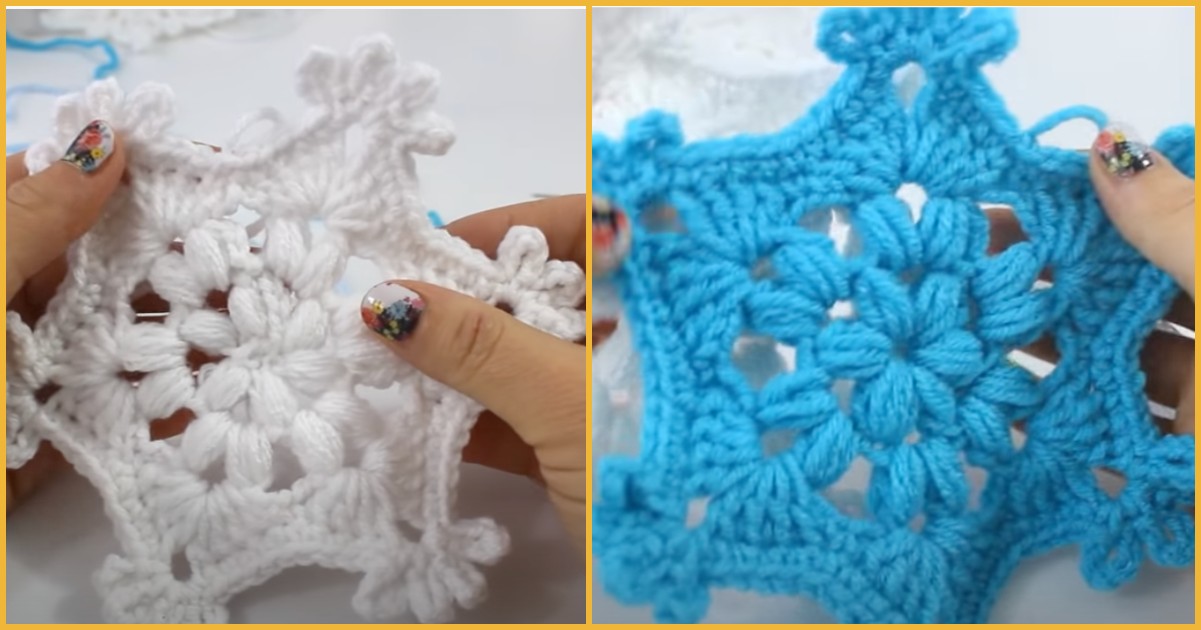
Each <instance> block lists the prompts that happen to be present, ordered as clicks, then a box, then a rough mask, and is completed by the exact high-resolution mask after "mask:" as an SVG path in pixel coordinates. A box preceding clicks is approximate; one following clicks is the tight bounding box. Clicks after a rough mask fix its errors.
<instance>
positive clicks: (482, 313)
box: [364, 195, 588, 551]
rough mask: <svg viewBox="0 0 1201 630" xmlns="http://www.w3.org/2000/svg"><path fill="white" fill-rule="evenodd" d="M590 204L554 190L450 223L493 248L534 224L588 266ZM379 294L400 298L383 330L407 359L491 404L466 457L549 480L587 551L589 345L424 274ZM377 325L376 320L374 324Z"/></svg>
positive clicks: (386, 300)
mask: <svg viewBox="0 0 1201 630" xmlns="http://www.w3.org/2000/svg"><path fill="white" fill-rule="evenodd" d="M584 207H585V197H584V196H583V195H572V196H565V197H556V198H551V199H546V200H540V201H534V202H529V203H522V204H517V205H513V206H507V207H504V208H498V209H496V210H491V211H488V212H483V213H480V214H476V215H473V216H470V217H467V218H465V219H461V220H459V221H455V222H454V223H451V224H450V225H448V226H447V228H446V229H447V231H449V232H450V233H452V234H454V235H456V236H458V237H460V238H462V239H464V240H466V241H467V242H468V243H470V244H471V245H472V246H473V247H476V248H478V249H480V250H482V251H483V252H484V253H486V254H488V255H489V256H495V254H496V248H497V246H498V245H499V244H500V241H501V240H502V239H503V238H504V236H505V234H506V233H507V232H508V230H509V228H510V227H512V226H514V225H529V226H534V227H537V228H539V229H541V230H542V232H543V233H544V234H545V235H546V239H547V243H548V245H549V246H550V255H551V257H552V258H555V259H558V260H569V261H573V262H575V263H576V264H578V265H580V266H581V267H583V266H584V264H585V256H586V251H587V246H586V243H585V241H584V238H585V233H586V230H585V223H584ZM405 299H408V300H409V303H408V305H406V303H405V301H404V300H405ZM372 300H378V301H379V302H380V303H381V306H382V307H387V306H390V305H394V304H398V305H397V306H393V308H394V309H397V312H396V313H395V315H396V318H394V319H392V320H389V321H396V322H397V326H396V327H395V328H393V329H391V330H390V331H387V330H386V331H385V332H382V333H381V335H383V339H384V341H385V343H387V345H388V346H389V347H390V348H391V349H392V350H393V351H394V352H395V353H396V354H397V355H398V356H400V358H402V359H404V360H405V361H407V362H409V363H411V364H412V365H413V366H414V367H416V368H417V369H419V370H421V371H422V372H424V373H425V374H426V375H428V376H430V377H432V378H434V379H436V380H438V381H440V382H442V383H445V384H446V385H449V386H450V387H453V388H454V389H456V390H458V391H460V392H463V393H464V394H467V395H468V396H470V397H471V398H473V399H475V400H476V401H478V402H479V403H480V404H482V405H484V406H485V407H486V408H487V409H488V411H485V412H484V413H483V414H481V415H480V417H479V420H478V421H477V422H476V424H475V426H474V427H473V428H472V430H471V437H470V440H469V441H468V444H467V446H466V447H465V448H464V449H463V459H464V461H468V462H473V463H478V464H482V465H485V466H489V467H491V468H495V469H497V470H502V471H505V472H510V473H514V474H518V475H524V476H527V477H529V478H531V479H533V480H534V481H536V482H538V483H540V484H542V485H544V486H545V487H546V489H547V491H548V492H549V494H550V499H551V502H552V503H553V504H554V506H555V509H556V510H557V511H558V513H559V517H560V518H561V519H562V521H563V523H564V525H566V527H567V530H568V532H569V533H570V535H571V537H572V539H573V541H574V542H575V543H576V545H577V546H578V548H579V549H580V550H581V551H583V550H584V548H585V545H584V531H585V527H586V522H587V521H586V519H587V508H586V489H585V479H586V473H585V461H586V456H585V455H586V442H585V440H587V439H588V434H587V429H586V422H585V407H584V405H585V395H584V393H585V390H584V380H585V363H584V361H585V350H584V347H583V346H582V345H579V344H573V343H571V342H569V341H564V340H561V339H558V338H556V337H553V336H551V335H548V334H546V333H543V332H542V331H539V330H537V329H535V328H532V327H530V326H527V325H526V324H524V323H522V322H520V321H518V320H516V319H514V318H513V317H511V316H509V315H508V314H506V313H505V312H504V311H502V310H500V309H497V308H494V307H492V306H491V305H488V304H486V303H484V302H480V301H478V300H475V299H473V298H470V297H468V296H465V295H462V294H460V293H456V292H454V291H450V290H447V289H443V288H440V287H437V286H434V285H431V284H426V283H423V282H416V281H409V280H397V281H389V282H386V283H383V284H380V285H377V286H376V287H374V288H372V289H371V290H370V291H368V293H367V296H366V297H365V298H364V305H365V306H370V304H371V303H372ZM582 307H583V305H581V308H582ZM368 325H369V326H371V324H370V323H369V324H368ZM380 328H381V326H380V325H379V324H378V321H377V322H376V326H375V327H373V328H372V329H373V330H375V331H376V332H380ZM580 341H581V342H582V340H580Z"/></svg>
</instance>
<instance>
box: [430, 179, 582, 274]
mask: <svg viewBox="0 0 1201 630" xmlns="http://www.w3.org/2000/svg"><path fill="white" fill-rule="evenodd" d="M587 205H588V204H587V197H586V196H585V195H564V196H562V197H551V198H548V199H539V200H537V201H527V202H524V203H518V204H514V205H511V206H504V207H501V208H496V209H494V210H486V211H484V212H481V213H479V214H473V215H471V216H469V217H464V218H462V219H459V220H458V221H454V222H452V223H450V224H449V225H447V226H446V231H448V232H450V233H451V234H454V235H455V236H457V237H459V238H461V239H463V240H465V241H467V242H468V243H470V244H471V246H472V247H475V248H476V249H479V250H481V251H483V252H484V253H485V254H487V255H489V256H492V257H495V256H496V248H497V246H499V245H500V242H501V240H502V239H504V237H505V234H507V233H508V232H509V228H511V227H513V226H515V225H528V226H530V227H536V228H538V229H539V230H542V233H543V234H545V235H546V243H547V245H548V246H549V247H550V257H551V258H553V259H555V260H569V261H571V262H574V263H576V264H577V265H579V266H580V267H583V266H584V265H585V261H586V258H585V257H586V255H587V251H588V246H587V243H585V241H584V239H585V236H586V234H587V230H586V229H585V227H584V226H585V224H586V220H587V219H586V217H585V215H586V214H587Z"/></svg>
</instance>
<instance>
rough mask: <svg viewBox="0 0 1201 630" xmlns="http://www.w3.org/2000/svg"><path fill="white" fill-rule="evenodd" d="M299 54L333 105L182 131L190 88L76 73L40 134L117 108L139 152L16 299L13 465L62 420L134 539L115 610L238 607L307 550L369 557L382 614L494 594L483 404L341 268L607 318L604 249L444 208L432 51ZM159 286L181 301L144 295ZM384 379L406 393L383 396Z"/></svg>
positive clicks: (35, 150)
mask: <svg viewBox="0 0 1201 630" xmlns="http://www.w3.org/2000/svg"><path fill="white" fill-rule="evenodd" d="M298 74H299V76H298V79H299V80H298V92H299V94H300V95H301V97H302V98H303V100H304V101H305V102H306V104H307V105H308V106H309V108H310V111H309V115H308V116H306V117H305V118H304V119H303V120H301V121H297V122H288V121H285V120H283V119H282V117H281V116H280V115H279V114H278V113H276V112H274V110H263V111H262V112H260V113H258V114H255V115H253V116H250V117H248V118H247V119H246V120H245V121H244V124H243V125H242V127H241V129H240V130H239V131H238V133H237V134H235V137H234V138H232V139H231V140H230V141H229V142H227V143H224V144H223V151H222V152H221V153H215V152H213V151H211V150H210V149H209V148H208V147H204V146H198V145H196V144H194V143H192V142H190V141H188V140H186V139H182V138H175V137H170V136H168V135H167V130H168V128H169V127H170V125H171V124H172V120H173V103H174V96H173V95H172V93H171V91H170V90H169V89H168V88H166V87H164V86H160V85H152V84H147V85H143V86H141V87H139V88H137V89H135V90H133V91H132V92H130V93H128V94H124V93H123V92H122V91H121V90H120V89H119V88H118V87H117V84H116V83H115V82H114V81H112V80H108V81H104V82H99V83H95V84H93V85H91V86H90V87H89V88H88V89H87V90H86V91H85V92H84V93H83V94H81V95H74V96H71V97H66V98H64V99H63V100H62V101H61V102H60V105H59V107H58V110H57V112H56V114H55V118H54V125H55V127H54V129H55V132H54V137H53V138H52V139H50V140H47V141H44V142H41V143H38V144H36V145H34V146H33V147H31V148H30V150H29V151H28V153H27V164H28V166H29V168H30V170H31V171H32V172H36V171H39V170H41V169H44V168H46V167H47V166H49V165H50V164H51V163H52V162H53V161H54V160H56V159H57V158H58V157H59V156H60V155H62V153H63V151H64V149H65V147H66V146H67V145H68V144H69V143H70V142H71V140H72V139H73V138H74V136H75V134H76V133H77V132H78V130H79V129H81V128H83V126H84V125H85V124H87V123H88V122H89V121H91V120H93V119H96V118H102V119H104V120H107V121H108V122H109V123H110V124H111V125H112V126H113V127H114V128H115V129H116V130H117V131H118V133H119V134H120V137H121V141H122V142H123V143H124V146H125V147H126V149H127V151H128V153H127V155H128V157H129V163H128V175H129V182H128V185H126V186H123V187H122V188H121V189H119V191H118V192H117V194H116V195H115V196H114V197H113V198H112V199H111V201H110V202H109V204H108V205H107V206H106V208H105V210H104V214H103V218H102V220H101V221H100V222H99V223H98V224H97V225H96V226H95V227H94V228H93V229H92V230H91V231H90V232H89V233H88V234H87V235H86V236H84V237H83V238H82V239H81V240H80V241H79V242H78V243H76V244H75V246H73V247H72V249H71V250H70V252H69V264H70V269H71V272H70V274H69V275H68V277H67V279H66V280H65V281H64V282H63V284H62V286H61V287H60V288H59V290H58V293H57V295H56V297H55V298H54V299H53V300H52V301H51V303H50V305H49V307H48V309H47V312H46V314H45V315H44V316H43V317H42V318H41V319H40V320H38V322H37V324H36V326H34V327H33V328H30V326H29V325H27V323H25V322H23V321H22V320H21V318H20V317H19V316H18V315H16V314H15V313H11V312H10V313H9V314H8V334H9V342H8V370H9V371H8V381H7V408H8V417H7V445H6V446H7V461H8V466H9V467H10V468H12V467H16V466H19V465H21V464H22V463H24V462H25V461H27V460H28V459H29V458H30V457H32V456H33V454H34V452H35V451H36V449H37V447H38V444H39V442H41V441H42V440H48V441H50V442H52V443H54V445H55V446H57V448H58V449H59V450H61V451H62V452H63V453H64V455H65V456H66V457H67V459H68V460H69V461H70V462H71V463H72V464H73V465H74V466H75V467H76V469H77V470H78V471H79V472H80V473H82V474H83V475H84V476H86V477H87V478H88V479H89V480H90V482H91V483H92V484H93V485H95V486H96V488H97V489H98V490H99V491H100V493H101V495H102V496H103V499H104V501H105V504H106V511H107V513H108V514H109V516H110V517H111V518H112V520H113V521H114V525H115V533H116V536H117V539H118V541H119V543H120V545H121V549H122V552H121V553H120V554H119V555H112V556H110V557H109V558H108V559H107V561H106V562H105V563H104V566H103V567H102V568H101V569H100V571H99V573H98V574H97V576H96V583H97V585H98V588H99V589H100V591H101V595H102V597H103V600H104V605H105V614H106V616H107V618H108V619H109V620H111V621H124V622H152V621H153V622H223V621H225V620H227V618H228V613H227V610H226V607H225V604H226V602H227V601H228V600H229V598H230V597H231V596H233V595H234V594H236V593H238V592H240V591H242V590H245V589H247V588H249V587H251V586H254V585H256V584H259V583H262V582H263V581H265V580H267V579H268V578H270V577H271V576H273V575H275V574H277V573H279V572H280V571H282V570H283V569H285V568H288V567H291V566H299V565H319V566H323V567H329V568H337V569H343V570H346V571H350V572H358V573H362V574H364V577H363V580H362V582H361V583H360V586H359V589H358V592H357V593H356V595H355V597H354V606H355V609H356V610H357V611H358V612H359V613H360V614H362V615H363V616H365V617H367V618H370V619H384V618H394V617H396V616H398V615H401V614H404V613H405V612H406V611H411V612H412V613H413V614H415V615H416V616H417V618H418V619H420V620H422V621H445V620H448V619H450V618H451V617H452V615H453V611H454V606H455V604H456V603H457V604H458V605H460V606H464V607H470V606H472V605H474V604H475V603H477V602H479V601H480V600H481V599H482V598H483V596H484V592H485V584H484V581H483V577H482V575H481V573H480V571H479V570H478V569H477V568H476V565H477V564H487V563H491V562H494V561H496V560H497V559H498V558H499V557H500V556H501V555H503V554H504V553H505V551H506V549H507V545H508V536H507V534H506V533H505V532H504V531H503V529H501V528H500V527H499V526H498V525H496V524H495V523H494V522H493V521H492V520H490V519H468V520H462V519H458V518H456V515H455V489H456V486H457V483H458V475H459V465H460V460H461V450H462V447H463V446H464V444H465V443H466V441H467V439H468V432H469V430H470V427H471V426H472V424H473V423H474V421H475V418H476V415H477V414H478V412H479V411H480V410H481V409H480V406H479V405H478V404H477V403H475V402H474V401H472V400H470V399H469V398H467V397H465V396H463V395H461V394H459V393H457V392H454V391H452V390H450V389H448V388H446V387H444V386H442V385H441V384H439V383H437V382H435V381H433V380H431V379H428V378H426V377H424V376H423V375H421V374H420V373H418V372H416V371H415V370H414V369H413V368H411V367H410V366H408V365H405V364H402V363H401V362H399V361H398V360H396V358H395V356H394V355H393V354H392V353H391V352H390V351H389V350H388V349H387V348H385V347H384V345H383V344H382V343H380V342H379V340H378V339H376V338H373V336H372V333H370V332H368V331H367V330H366V328H365V327H364V326H363V324H362V323H361V322H360V316H359V304H358V299H357V298H344V297H340V296H337V295H336V294H335V292H334V291H333V287H334V285H335V284H336V283H337V281H338V279H339V278H340V277H341V275H342V273H343V270H344V268H345V266H346V262H347V258H348V256H350V255H352V254H353V255H354V256H356V257H360V258H363V259H366V260H369V261H371V262H373V263H374V264H376V265H377V266H378V267H379V268H380V270H381V271H382V273H383V274H385V276H386V277H404V278H414V279H420V280H425V281H428V282H433V283H436V284H439V285H442V286H445V287H448V288H450V289H454V290H458V291H461V292H463V293H467V294H470V295H473V296H475V297H477V298H480V299H482V300H485V301H488V302H490V303H492V304H500V303H505V304H507V305H508V306H509V307H511V308H512V311H513V314H514V316H516V317H517V318H519V319H521V320H523V321H525V322H527V323H529V324H530V325H533V326H536V327H538V328H541V329H543V330H546V331H548V332H550V333H552V334H554V335H557V336H559V337H563V338H578V337H580V336H582V335H583V332H584V325H583V324H584V322H583V315H582V313H580V312H579V311H577V310H576V304H578V303H579V302H580V300H581V299H582V298H583V295H584V274H583V271H582V270H581V269H579V268H578V267H577V266H576V265H574V264H571V263H563V262H558V261H552V260H548V249H547V244H546V241H545V239H544V237H543V235H542V233H541V232H539V231H537V230H536V229H533V228H527V227H515V228H513V229H511V230H510V231H509V233H508V235H507V236H506V237H505V239H504V241H503V242H502V243H501V245H500V247H499V250H498V255H497V258H496V259H495V260H493V259H490V258H488V257H487V256H485V255H484V254H483V253H481V252H479V251H478V250H474V249H472V248H470V247H469V246H468V245H467V244H466V243H465V242H463V241H461V240H459V239H457V238H454V237H452V236H450V235H449V234H447V233H446V232H444V231H440V230H436V229H434V228H433V226H432V225H431V224H430V222H429V220H428V219H427V218H426V206H425V205H424V204H423V203H422V201H421V199H420V197H419V195H418V192H417V180H416V163H415V160H414V157H415V155H419V154H420V155H438V154H441V153H443V152H445V151H446V150H447V149H448V148H449V147H450V145H451V143H452V142H453V137H454V135H453V132H452V130H451V127H450V125H449V123H447V122H446V121H445V120H444V119H442V118H441V117H439V116H438V115H436V114H435V113H433V112H432V111H431V104H432V102H433V100H434V95H435V92H436V83H437V78H436V74H435V73H434V72H433V71H432V70H431V69H429V68H427V67H424V66H421V65H417V64H408V63H401V62H400V61H398V60H397V58H396V55H395V53H394V51H393V49H392V46H391V43H390V42H388V41H387V40H386V39H385V38H376V39H371V40H367V41H364V42H362V43H360V44H359V45H358V46H356V47H355V48H354V50H353V51H352V52H351V53H350V54H348V55H336V54H334V53H332V52H328V51H323V50H314V51H313V52H312V53H310V54H309V56H308V57H307V58H306V59H305V60H304V62H303V63H302V65H301V67H300V69H299V71H298ZM252 128H254V129H255V130H256V131H266V133H256V134H255V136H256V137H258V138H265V139H266V140H257V141H251V140H248V139H247V134H246V133H244V132H247V131H249V130H251V129H252ZM260 128H265V129H260ZM247 213H249V214H252V215H253V214H257V215H258V217H259V220H258V221H255V222H254V223H252V224H251V225H250V226H249V227H245V226H243V225H241V224H240V223H238V222H237V221H235V220H234V219H232V218H231V217H232V216H233V215H235V214H237V215H239V216H241V215H245V214H247ZM314 220H322V221H323V222H324V228H325V229H323V230H321V231H320V232H315V231H313V230H312V229H311V227H310V226H311V222H312V221H314ZM260 243H261V250H258V249H252V245H253V246H257V245H259V244H260ZM147 293H154V294H157V295H158V296H160V297H161V298H163V299H164V300H166V302H168V303H169V305H170V306H169V312H168V313H166V314H165V315H164V316H162V317H159V318H156V319H149V320H147V319H145V318H143V317H139V316H138V314H137V313H136V312H135V310H134V308H133V306H131V301H132V300H135V299H137V298H139V297H141V296H143V295H144V294H147ZM222 294H227V295H228V299H227V300H224V301H222V300H220V299H217V297H216V296H220V295H222ZM200 358H208V359H212V360H214V361H212V362H210V363H208V364H207V365H204V366H203V367H200V368H199V369H198V370H197V369H194V368H195V367H196V364H197V363H199V362H200V361H198V360H197V359H200ZM384 390H387V391H386V392H385V391H384ZM383 395H387V396H390V397H391V400H393V401H395V402H392V403H390V406H389V407H388V410H387V411H386V412H380V411H379V410H377V409H376V408H375V407H374V406H373V405H372V404H370V403H369V402H368V398H373V397H379V396H383ZM181 411H183V412H184V413H190V414H193V415H194V416H195V417H196V419H195V420H194V421H193V422H192V423H191V424H190V425H189V426H188V427H187V429H186V430H185V432H184V433H183V434H182V435H181V436H178V437H175V438H170V439H166V440H152V439H151V437H150V431H151V425H152V424H153V423H155V422H156V421H157V420H160V419H164V418H168V417H170V416H172V415H173V414H176V413H177V412H181Z"/></svg>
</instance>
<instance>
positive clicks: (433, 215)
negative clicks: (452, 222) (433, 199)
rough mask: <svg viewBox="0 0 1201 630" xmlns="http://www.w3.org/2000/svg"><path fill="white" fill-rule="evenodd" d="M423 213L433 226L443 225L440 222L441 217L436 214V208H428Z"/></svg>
mask: <svg viewBox="0 0 1201 630" xmlns="http://www.w3.org/2000/svg"><path fill="white" fill-rule="evenodd" d="M425 214H426V216H427V217H429V219H430V223H433V224H434V227H436V228H440V227H442V226H444V225H445V224H444V223H443V222H442V217H441V216H440V215H439V214H438V211H437V210H430V211H428V212H426V213H425Z"/></svg>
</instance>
